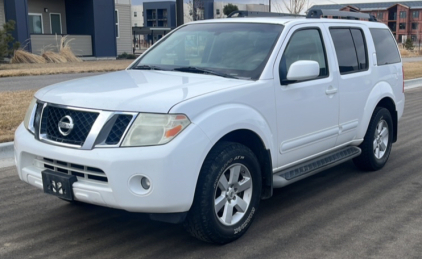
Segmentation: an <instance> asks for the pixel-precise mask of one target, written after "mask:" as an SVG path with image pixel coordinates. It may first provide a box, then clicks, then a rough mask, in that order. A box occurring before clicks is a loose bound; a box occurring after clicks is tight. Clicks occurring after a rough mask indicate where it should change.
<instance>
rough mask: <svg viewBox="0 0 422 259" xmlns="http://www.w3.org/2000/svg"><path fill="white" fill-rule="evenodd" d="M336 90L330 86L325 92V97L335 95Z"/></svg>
mask: <svg viewBox="0 0 422 259" xmlns="http://www.w3.org/2000/svg"><path fill="white" fill-rule="evenodd" d="M337 91H338V89H337V88H333V87H332V86H330V87H329V88H328V89H327V90H325V93H326V94H327V95H332V94H335V93H337Z"/></svg>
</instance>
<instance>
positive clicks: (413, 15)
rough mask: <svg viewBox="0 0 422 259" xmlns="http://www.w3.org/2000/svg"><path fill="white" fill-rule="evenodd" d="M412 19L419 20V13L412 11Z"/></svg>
mask: <svg viewBox="0 0 422 259" xmlns="http://www.w3.org/2000/svg"><path fill="white" fill-rule="evenodd" d="M412 17H413V18H416V19H418V18H419V11H413V12H412Z"/></svg>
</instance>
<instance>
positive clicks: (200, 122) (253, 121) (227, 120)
mask: <svg viewBox="0 0 422 259" xmlns="http://www.w3.org/2000/svg"><path fill="white" fill-rule="evenodd" d="M192 122H193V123H194V124H196V125H197V126H199V127H200V128H201V129H202V131H203V132H204V133H205V135H207V136H208V138H209V139H210V142H209V145H210V146H209V147H208V148H207V149H208V151H209V150H211V148H212V147H213V146H214V145H215V143H217V142H218V141H219V140H220V139H221V138H222V137H224V136H225V135H226V134H228V133H230V132H232V131H235V130H240V129H246V130H250V131H252V132H254V133H256V134H257V135H258V136H259V137H260V138H261V140H262V142H263V144H264V145H265V148H266V149H269V150H270V151H271V158H272V161H273V167H274V166H275V164H274V162H275V161H276V160H277V158H276V157H275V154H277V152H274V150H275V149H274V145H273V143H276V139H274V138H275V136H276V135H275V134H273V132H272V130H271V127H270V124H269V123H268V122H267V120H266V119H265V118H264V117H263V116H262V115H261V114H260V113H259V112H258V111H256V110H254V109H253V108H251V107H249V106H246V105H243V104H224V105H219V106H215V107H213V108H211V109H209V110H207V111H205V112H204V113H202V114H200V115H199V116H196V117H195V119H194V121H192Z"/></svg>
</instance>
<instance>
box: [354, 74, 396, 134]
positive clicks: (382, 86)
mask: <svg viewBox="0 0 422 259" xmlns="http://www.w3.org/2000/svg"><path fill="white" fill-rule="evenodd" d="M386 97H387V98H390V99H391V100H393V102H394V100H396V96H395V95H394V91H393V88H392V87H391V86H390V85H389V84H388V83H387V82H385V81H383V82H379V83H378V84H376V85H375V87H374V88H372V91H371V92H370V94H369V96H368V99H367V100H366V104H365V109H364V112H363V117H362V120H361V123H360V126H359V128H358V132H357V135H356V138H357V139H363V138H364V137H365V134H366V131H367V129H368V126H369V122H370V121H371V117H372V114H373V113H374V110H375V108H376V107H377V105H378V103H379V102H380V101H381V100H382V99H384V98H386Z"/></svg>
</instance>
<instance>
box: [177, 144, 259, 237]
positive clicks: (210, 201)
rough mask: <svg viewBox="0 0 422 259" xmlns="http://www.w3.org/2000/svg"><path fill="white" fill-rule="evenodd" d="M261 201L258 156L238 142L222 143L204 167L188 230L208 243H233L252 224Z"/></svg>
mask: <svg viewBox="0 0 422 259" xmlns="http://www.w3.org/2000/svg"><path fill="white" fill-rule="evenodd" d="M260 198H261V171H260V167H259V163H258V159H257V158H256V156H255V155H254V153H253V152H252V151H251V150H250V149H249V148H247V147H245V146H243V145H241V144H238V143H231V142H222V143H218V144H217V145H216V146H215V147H214V148H213V149H212V150H211V152H210V153H209V154H208V156H207V158H206V160H205V162H204V164H203V166H202V169H201V172H200V175H199V179H198V184H197V187H196V192H195V198H194V202H193V205H192V208H191V210H190V211H189V213H188V217H187V220H186V222H185V227H186V229H187V230H188V231H189V232H190V233H191V234H192V235H193V236H195V237H197V238H199V239H201V240H204V241H207V242H212V243H219V244H225V243H228V242H231V241H233V240H236V239H237V238H239V237H241V236H242V235H243V234H244V233H245V232H246V230H247V229H248V228H249V226H250V225H251V223H252V220H253V218H254V215H255V213H256V210H257V209H258V205H259V202H260Z"/></svg>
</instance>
